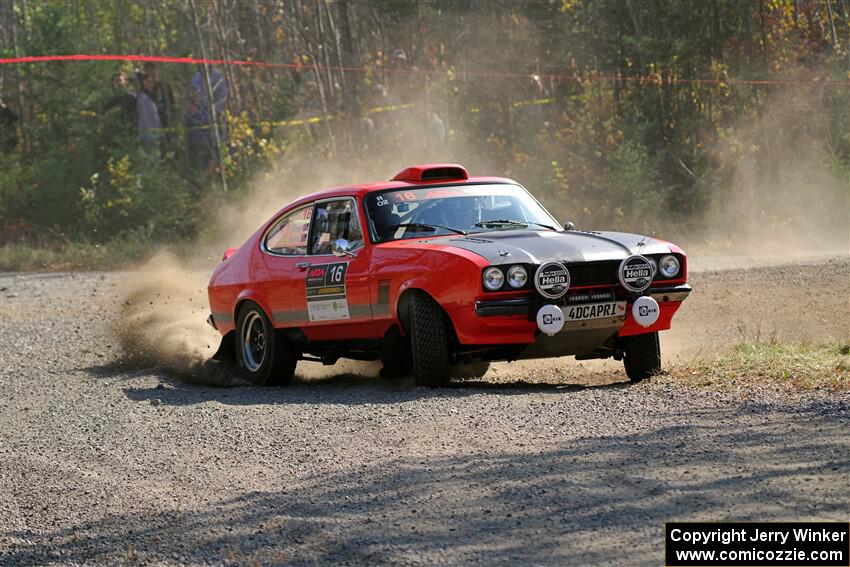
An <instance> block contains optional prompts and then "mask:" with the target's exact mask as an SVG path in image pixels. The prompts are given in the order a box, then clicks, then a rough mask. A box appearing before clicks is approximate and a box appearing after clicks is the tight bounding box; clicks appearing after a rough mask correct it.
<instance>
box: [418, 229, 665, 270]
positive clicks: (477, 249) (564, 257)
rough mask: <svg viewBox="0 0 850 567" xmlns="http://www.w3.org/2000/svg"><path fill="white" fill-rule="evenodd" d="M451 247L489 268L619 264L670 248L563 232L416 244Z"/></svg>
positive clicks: (637, 239) (644, 240) (610, 235)
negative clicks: (476, 257)
mask: <svg viewBox="0 0 850 567" xmlns="http://www.w3.org/2000/svg"><path fill="white" fill-rule="evenodd" d="M416 243H417V244H439V245H441V246H452V247H455V248H461V249H463V250H467V251H469V252H473V253H475V254H478V255H479V256H481V257H483V258H484V259H486V260H487V261H488V262H489V263H490V264H491V265H500V264H518V263H527V264H542V263H543V262H548V261H552V260H557V261H559V262H565V263H571V262H582V261H596V260H622V259H623V258H626V257H628V256H631V255H632V254H663V253H669V252H670V248H669V247H668V246H667V244H666V243H665V242H663V241H660V240H655V239H653V238H650V237H648V236H641V235H638V234H627V233H624V232H584V231H578V230H570V231H565V232H554V231H539V230H502V231H490V232H480V233H476V234H470V235H467V236H457V237H452V238H446V237H440V238H432V239H423V240H418V241H416Z"/></svg>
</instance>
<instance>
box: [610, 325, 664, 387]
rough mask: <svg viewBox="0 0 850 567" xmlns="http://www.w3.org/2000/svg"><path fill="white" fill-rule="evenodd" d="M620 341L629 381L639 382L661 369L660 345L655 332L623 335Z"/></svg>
mask: <svg viewBox="0 0 850 567" xmlns="http://www.w3.org/2000/svg"><path fill="white" fill-rule="evenodd" d="M620 341H621V344H622V347H623V351H624V352H625V358H624V359H623V364H624V366H625V367H626V376H628V377H629V381H631V382H640V381H641V380H645V379H646V378H649V377H650V376H652V375H653V374H657V373H658V372H659V371H660V370H661V345H660V343H659V341H658V333H657V332H655V333H646V334H643V335H632V336H629V337H623V338H621V339H620Z"/></svg>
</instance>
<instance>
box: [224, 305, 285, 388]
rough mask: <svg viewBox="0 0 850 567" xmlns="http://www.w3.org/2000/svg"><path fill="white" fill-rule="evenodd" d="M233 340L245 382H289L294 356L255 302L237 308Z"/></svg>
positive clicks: (277, 383)
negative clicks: (237, 313)
mask: <svg viewBox="0 0 850 567" xmlns="http://www.w3.org/2000/svg"><path fill="white" fill-rule="evenodd" d="M234 341H235V343H234V347H235V350H236V361H237V363H238V365H239V370H240V371H241V373H242V375H243V376H244V377H245V379H247V380H248V381H249V382H251V383H252V384H256V385H258V386H280V385H285V384H291V383H292V379H293V378H294V377H295V365H296V363H297V362H298V357H297V356H296V355H295V353H294V351H293V350H292V348H291V347H290V346H289V345H288V344H287V343H286V341H285V340H283V338H282V337H281V336H280V335H278V334H277V332H275V329H274V326H273V325H272V323H271V321H269V318H268V317H267V316H266V314H265V313H264V312H263V310H262V309H261V308H260V306H259V305H257V304H256V303H251V302H248V303H246V304H245V305H243V306H242V307H241V308H240V309H239V315H238V317H237V319H236V333H235V336H234Z"/></svg>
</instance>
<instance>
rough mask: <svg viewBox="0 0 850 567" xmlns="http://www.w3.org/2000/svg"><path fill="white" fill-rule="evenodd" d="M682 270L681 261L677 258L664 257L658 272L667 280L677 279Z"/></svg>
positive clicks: (659, 264) (659, 263)
mask: <svg viewBox="0 0 850 567" xmlns="http://www.w3.org/2000/svg"><path fill="white" fill-rule="evenodd" d="M680 268H681V266H680V265H679V259H678V258H676V257H675V256H670V255H668V256H664V257H662V258H661V261H660V262H658V270H659V271H660V272H661V275H662V276H664V277H665V278H673V277H676V276H677V275H678V274H679V269H680Z"/></svg>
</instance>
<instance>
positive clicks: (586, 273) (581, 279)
mask: <svg viewBox="0 0 850 567" xmlns="http://www.w3.org/2000/svg"><path fill="white" fill-rule="evenodd" d="M565 265H566V267H567V269H568V270H569V271H570V287H571V288H573V287H580V286H585V285H614V284H617V283H619V281H620V277H619V275H618V274H617V272H618V270H619V269H620V261H619V260H604V261H601V262H581V263H575V264H565Z"/></svg>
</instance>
